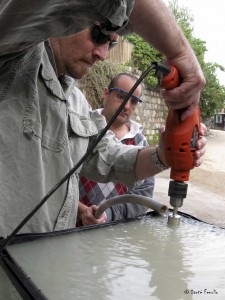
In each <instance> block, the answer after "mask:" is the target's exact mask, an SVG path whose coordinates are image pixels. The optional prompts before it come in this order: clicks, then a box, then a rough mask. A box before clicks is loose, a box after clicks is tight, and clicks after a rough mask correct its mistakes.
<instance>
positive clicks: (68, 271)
mask: <svg viewBox="0 0 225 300" xmlns="http://www.w3.org/2000/svg"><path fill="white" fill-rule="evenodd" d="M7 249H8V251H9V252H10V254H11V255H13V257H14V258H15V259H16V261H17V263H18V264H19V265H21V266H22V268H23V269H24V270H25V272H26V273H27V274H28V275H29V276H31V279H32V280H33V282H34V283H35V284H36V285H37V286H38V287H39V288H40V289H41V290H42V292H43V294H44V295H45V296H46V297H48V299H54V300H55V299H57V300H60V299H66V300H69V299H73V300H74V299H83V300H88V299H93V300H94V299H98V300H112V299H113V300H114V299H116V300H117V299H118V300H128V299H129V300H137V299H141V300H145V299H146V300H147V299H148V300H149V299H151V300H156V299H159V300H178V299H197V300H198V299H212V300H217V299H218V300H220V299H221V300H222V299H225V270H224V269H225V251H224V249H225V230H224V229H220V228H218V227H213V226H211V225H207V224H204V223H201V222H198V221H194V220H192V219H188V218H186V217H182V221H181V224H180V226H179V227H178V228H171V227H168V225H167V219H166V218H162V217H146V218H143V219H142V220H138V221H132V222H126V223H120V224H117V225H112V226H106V227H101V228H97V229H93V230H86V231H80V232H75V233H71V234H67V235H63V236H56V237H51V238H42V239H39V240H36V241H32V242H26V243H21V244H17V245H12V246H8V247H7Z"/></svg>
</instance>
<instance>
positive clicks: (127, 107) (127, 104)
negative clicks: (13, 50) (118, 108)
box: [124, 98, 131, 109]
mask: <svg viewBox="0 0 225 300" xmlns="http://www.w3.org/2000/svg"><path fill="white" fill-rule="evenodd" d="M130 101H131V98H130V99H129V100H128V101H127V103H126V104H125V105H124V107H125V108H126V109H129V108H131V105H130V103H131V102H130Z"/></svg>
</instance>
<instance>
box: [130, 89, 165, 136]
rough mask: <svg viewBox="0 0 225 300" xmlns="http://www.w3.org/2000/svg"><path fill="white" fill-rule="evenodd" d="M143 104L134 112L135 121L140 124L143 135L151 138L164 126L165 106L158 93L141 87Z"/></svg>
mask: <svg viewBox="0 0 225 300" xmlns="http://www.w3.org/2000/svg"><path fill="white" fill-rule="evenodd" d="M141 99H142V100H143V102H142V103H141V104H140V105H139V106H138V108H137V110H136V112H135V117H134V118H135V120H136V121H137V122H138V123H140V124H142V125H143V127H144V129H145V130H144V133H145V134H146V135H147V136H149V137H151V136H153V135H154V134H157V133H158V130H159V129H160V128H161V127H162V126H164V125H165V120H166V116H167V112H168V109H167V106H166V105H165V103H164V100H163V99H162V97H161V96H160V93H159V92H158V91H154V90H149V89H147V88H146V87H145V86H143V91H142V98H141Z"/></svg>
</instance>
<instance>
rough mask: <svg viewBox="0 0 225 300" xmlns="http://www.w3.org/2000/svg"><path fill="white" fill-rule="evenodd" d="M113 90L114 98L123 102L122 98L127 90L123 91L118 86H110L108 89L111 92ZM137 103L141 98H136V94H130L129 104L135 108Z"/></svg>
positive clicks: (140, 101) (126, 93)
mask: <svg viewBox="0 0 225 300" xmlns="http://www.w3.org/2000/svg"><path fill="white" fill-rule="evenodd" d="M113 91H115V93H116V98H117V99H118V100H119V102H123V100H124V99H125V98H126V96H127V95H128V92H127V91H124V90H122V89H120V88H111V89H109V92H113ZM138 103H142V100H141V99H140V98H138V97H137V96H135V95H132V96H131V97H130V106H131V107H133V108H135V107H136V106H137V105H138Z"/></svg>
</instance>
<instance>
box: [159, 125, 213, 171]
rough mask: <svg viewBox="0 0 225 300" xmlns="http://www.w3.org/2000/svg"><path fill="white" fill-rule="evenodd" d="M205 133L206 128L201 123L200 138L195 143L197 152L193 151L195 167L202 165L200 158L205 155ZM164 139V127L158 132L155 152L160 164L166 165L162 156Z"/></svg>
mask: <svg viewBox="0 0 225 300" xmlns="http://www.w3.org/2000/svg"><path fill="white" fill-rule="evenodd" d="M206 133H207V128H206V126H205V125H204V124H203V123H201V124H200V136H199V139H198V141H197V143H196V148H197V150H196V151H195V162H194V166H195V167H199V166H200V165H201V164H202V156H203V155H204V154H205V151H206V150H205V146H206V144H207V140H206V138H205V137H204V136H205V135H206ZM164 137H165V127H162V128H161V129H160V131H159V146H158V151H157V152H158V156H159V158H160V160H161V162H162V163H163V164H165V165H166V162H165V156H164V151H165V143H164Z"/></svg>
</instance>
